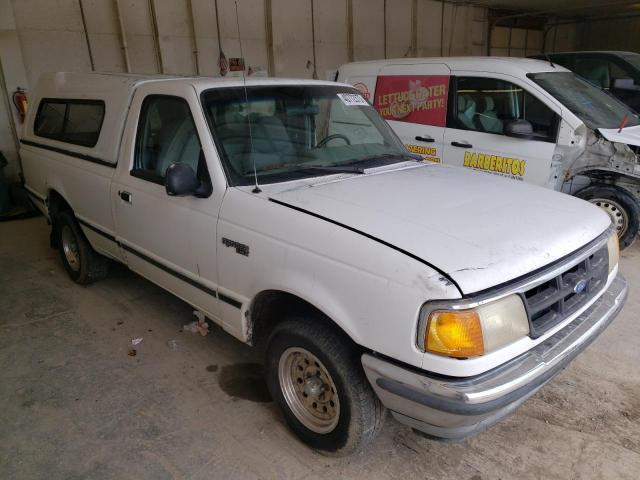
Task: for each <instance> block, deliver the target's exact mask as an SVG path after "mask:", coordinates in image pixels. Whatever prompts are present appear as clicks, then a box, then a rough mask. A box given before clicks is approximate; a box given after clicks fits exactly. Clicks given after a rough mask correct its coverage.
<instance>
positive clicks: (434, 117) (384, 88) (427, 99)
mask: <svg viewBox="0 0 640 480" xmlns="http://www.w3.org/2000/svg"><path fill="white" fill-rule="evenodd" d="M448 90H449V77H448V76H446V75H381V76H379V77H378V81H377V82H376V93H375V96H374V101H373V106H374V107H375V108H376V110H378V113H379V114H380V115H381V116H382V117H383V118H384V119H385V120H395V121H397V122H409V123H418V124H421V125H432V126H434V127H444V126H445V123H446V119H447V95H448Z"/></svg>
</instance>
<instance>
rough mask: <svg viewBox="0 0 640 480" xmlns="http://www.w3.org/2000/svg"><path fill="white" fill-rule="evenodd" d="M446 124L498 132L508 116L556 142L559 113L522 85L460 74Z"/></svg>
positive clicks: (541, 139)
mask: <svg viewBox="0 0 640 480" xmlns="http://www.w3.org/2000/svg"><path fill="white" fill-rule="evenodd" d="M453 103H454V105H453V108H451V109H450V112H449V115H448V118H447V127H448V128H457V129H461V130H474V131H477V132H484V133H493V134H498V135H501V134H503V131H504V126H505V124H506V123H507V122H508V121H510V120H516V119H521V120H527V121H529V122H530V123H531V125H532V127H533V133H534V134H536V135H537V136H538V138H536V140H540V141H546V142H552V143H553V142H555V141H556V136H557V130H558V124H559V117H558V115H556V113H555V112H554V111H553V110H551V109H550V108H549V107H547V106H546V105H545V104H544V103H542V102H541V101H540V100H538V99H537V98H536V97H534V96H533V95H531V94H530V93H529V92H527V91H526V90H524V89H523V88H522V87H520V86H518V85H515V84H513V83H510V82H506V81H504V80H498V79H495V78H480V77H459V78H458V79H457V88H456V91H455V99H454V102H453Z"/></svg>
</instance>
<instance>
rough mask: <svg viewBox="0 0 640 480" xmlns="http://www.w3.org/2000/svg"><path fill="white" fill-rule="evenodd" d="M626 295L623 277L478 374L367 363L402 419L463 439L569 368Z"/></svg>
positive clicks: (369, 358) (367, 358)
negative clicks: (544, 335)
mask: <svg viewBox="0 0 640 480" xmlns="http://www.w3.org/2000/svg"><path fill="white" fill-rule="evenodd" d="M626 297H627V282H626V280H625V279H624V278H623V277H622V276H621V275H618V276H617V277H616V278H615V279H614V280H613V281H612V282H611V284H610V285H609V287H608V289H607V290H606V291H605V292H604V293H603V294H602V295H601V296H600V298H598V300H596V301H595V302H594V303H593V304H592V305H591V306H590V307H589V308H588V309H587V310H585V311H584V312H583V313H582V314H580V315H579V316H578V317H576V318H575V319H574V320H573V321H572V322H571V323H570V324H568V325H567V326H566V327H564V328H563V329H562V330H560V331H559V332H557V333H556V334H555V335H553V336H551V337H549V338H548V339H546V340H545V341H544V342H542V343H540V344H538V345H536V346H535V347H534V348H532V349H531V350H529V351H528V352H526V353H524V354H522V355H520V356H519V357H517V358H514V359H513V360H510V361H509V362H507V363H505V364H503V365H501V366H499V367H497V368H495V369H493V370H490V371H488V372H485V373H483V374H480V375H477V376H474V377H468V378H451V377H442V376H436V375H428V374H425V373H421V372H418V371H416V370H410V369H408V368H405V367H400V366H398V365H396V364H394V363H391V362H389V361H386V360H383V359H381V358H380V357H377V356H374V355H370V354H364V355H363V356H362V365H363V366H364V370H365V373H366V375H367V378H368V379H369V382H370V383H371V385H372V387H373V389H374V390H375V392H376V394H377V395H378V397H379V398H380V400H381V401H382V403H383V404H384V405H385V407H387V408H388V409H389V410H391V412H392V414H393V416H394V417H396V419H397V420H398V421H400V422H401V423H404V424H406V425H409V426H411V427H413V428H415V429H417V430H420V431H422V432H424V433H427V434H429V435H432V436H434V437H439V438H447V439H462V438H465V437H468V436H470V435H474V434H476V433H478V432H480V431H482V430H484V429H486V428H488V427H490V426H491V425H493V424H494V423H496V422H498V421H500V420H501V419H502V418H504V417H506V416H507V415H509V414H510V413H512V412H513V411H514V410H515V409H516V408H517V407H518V406H519V405H520V404H522V402H524V401H525V400H526V399H527V398H529V397H530V396H532V395H533V394H534V393H536V392H537V391H538V390H539V389H540V388H541V387H542V386H543V385H544V384H545V383H546V382H547V381H549V380H550V379H551V378H552V377H553V376H555V375H556V374H557V373H559V372H560V371H561V370H562V369H563V368H565V367H566V366H567V365H568V364H569V362H571V360H573V359H574V358H575V357H576V356H577V355H578V354H579V353H580V352H582V351H583V350H584V349H585V348H586V347H587V346H588V345H589V344H590V343H591V342H592V341H593V340H595V339H596V337H598V335H600V333H602V332H603V331H604V329H605V328H607V326H608V325H609V324H610V323H611V322H612V321H613V319H614V318H615V317H616V315H617V314H618V313H619V312H620V310H621V309H622V306H623V304H624V302H625V299H626ZM462 361H464V360H462Z"/></svg>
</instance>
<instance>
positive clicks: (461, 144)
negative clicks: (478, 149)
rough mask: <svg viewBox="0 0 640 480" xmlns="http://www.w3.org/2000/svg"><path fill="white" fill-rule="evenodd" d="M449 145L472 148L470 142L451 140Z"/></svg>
mask: <svg viewBox="0 0 640 480" xmlns="http://www.w3.org/2000/svg"><path fill="white" fill-rule="evenodd" d="M451 145H453V146H454V147H460V148H472V147H473V145H471V144H470V143H467V142H451Z"/></svg>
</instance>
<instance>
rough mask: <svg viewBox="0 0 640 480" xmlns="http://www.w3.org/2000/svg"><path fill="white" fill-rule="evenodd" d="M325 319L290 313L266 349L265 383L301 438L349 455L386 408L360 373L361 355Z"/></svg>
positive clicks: (377, 427) (361, 444)
mask: <svg viewBox="0 0 640 480" xmlns="http://www.w3.org/2000/svg"><path fill="white" fill-rule="evenodd" d="M324 321H325V319H323V318H319V316H313V318H293V317H292V318H291V319H290V320H287V321H285V322H283V323H281V324H279V325H278V326H277V327H276V328H275V330H274V332H273V333H272V335H271V337H270V340H269V344H268V347H267V358H266V364H267V383H268V385H269V390H270V392H271V395H272V397H273V399H274V400H275V402H276V403H277V404H278V406H279V407H280V409H281V410H282V412H283V414H284V417H285V419H286V421H287V424H288V425H289V427H290V428H291V429H292V430H293V431H294V433H295V434H296V435H297V436H298V437H299V438H300V439H301V440H302V441H303V442H305V443H306V444H308V445H309V446H310V447H312V448H314V449H316V450H320V451H323V452H327V453H333V454H338V455H347V454H351V453H353V452H355V451H359V450H361V449H362V448H364V447H365V446H366V445H367V444H368V443H369V442H371V441H372V440H373V439H374V438H375V437H376V435H377V433H378V432H379V431H380V428H381V426H382V423H383V418H384V413H385V411H384V408H383V406H382V404H381V403H380V401H379V400H378V398H377V397H376V395H375V393H374V392H373V390H372V389H371V386H370V385H369V382H368V381H367V379H366V377H365V375H364V372H363V370H362V364H361V362H360V353H359V352H358V351H357V350H356V349H355V348H353V347H352V345H351V344H350V342H349V341H348V339H347V338H345V337H344V335H343V334H342V333H341V332H339V331H338V330H337V329H334V328H331V327H329V326H327V325H325V324H324V323H322V322H324Z"/></svg>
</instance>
